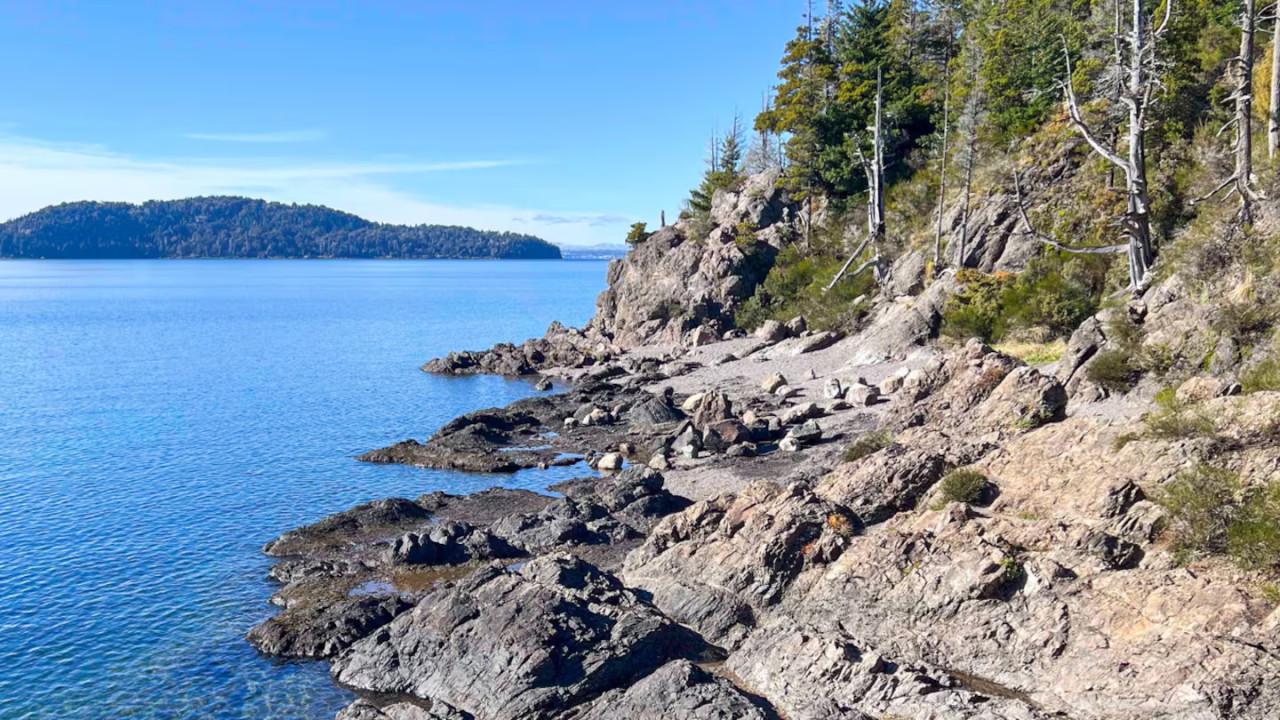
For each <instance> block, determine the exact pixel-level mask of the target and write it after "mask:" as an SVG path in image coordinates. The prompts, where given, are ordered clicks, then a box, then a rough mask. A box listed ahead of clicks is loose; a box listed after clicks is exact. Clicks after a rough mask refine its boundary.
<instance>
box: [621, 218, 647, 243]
mask: <svg viewBox="0 0 1280 720" xmlns="http://www.w3.org/2000/svg"><path fill="white" fill-rule="evenodd" d="M648 227H649V226H648V224H647V223H642V222H638V223H634V224H633V225H632V226H631V230H630V231H629V232H628V233H627V244H628V245H639V244H640V243H642V242H644V241H645V240H648V239H649V237H650V236H652V235H653V233H651V232H648Z"/></svg>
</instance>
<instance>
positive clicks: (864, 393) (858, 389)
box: [844, 383, 880, 407]
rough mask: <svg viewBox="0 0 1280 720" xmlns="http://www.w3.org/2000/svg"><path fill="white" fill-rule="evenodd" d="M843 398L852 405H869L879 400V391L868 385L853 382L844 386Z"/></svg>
mask: <svg viewBox="0 0 1280 720" xmlns="http://www.w3.org/2000/svg"><path fill="white" fill-rule="evenodd" d="M844 399H845V400H847V401H848V402H849V404H850V405H853V406H854V407H870V406H872V405H875V404H876V403H878V402H880V391H879V390H877V389H876V388H873V387H871V386H869V385H863V384H861V383H855V384H853V385H850V386H849V387H847V388H845V393H844Z"/></svg>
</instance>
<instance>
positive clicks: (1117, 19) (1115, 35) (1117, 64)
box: [1107, 0, 1124, 188]
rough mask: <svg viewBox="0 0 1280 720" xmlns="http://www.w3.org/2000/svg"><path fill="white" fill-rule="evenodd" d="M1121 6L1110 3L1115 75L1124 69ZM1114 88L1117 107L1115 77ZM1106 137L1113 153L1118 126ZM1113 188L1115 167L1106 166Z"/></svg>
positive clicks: (1119, 81)
mask: <svg viewBox="0 0 1280 720" xmlns="http://www.w3.org/2000/svg"><path fill="white" fill-rule="evenodd" d="M1122 5H1123V0H1115V1H1114V3H1112V14H1113V16H1114V17H1113V19H1112V23H1113V28H1114V29H1113V30H1112V31H1111V48H1112V49H1111V52H1112V55H1111V63H1112V67H1113V68H1115V70H1116V72H1117V73H1120V72H1121V70H1122V68H1124V13H1123V12H1122V11H1121V6H1122ZM1115 86H1116V87H1115V94H1114V96H1113V97H1112V98H1111V100H1112V102H1113V103H1115V104H1116V105H1119V104H1120V98H1121V97H1122V96H1123V94H1124V81H1123V78H1121V77H1116V79H1115ZM1107 135H1108V137H1107V140H1108V147H1110V148H1111V152H1115V151H1116V149H1117V148H1118V147H1119V145H1120V124H1119V123H1114V124H1112V126H1111V131H1110V132H1109V133H1107ZM1115 186H1116V166H1115V165H1108V166H1107V187H1109V188H1114V187H1115Z"/></svg>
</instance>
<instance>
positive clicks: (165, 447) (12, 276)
mask: <svg viewBox="0 0 1280 720" xmlns="http://www.w3.org/2000/svg"><path fill="white" fill-rule="evenodd" d="M604 271H605V265H604V263H602V262H465V261H459V262H455V261H337V260H328V261H270V260H267V261H256V260H235V261H103V262H74V261H54V262H36V261H30V262H0V718H3V720H16V719H17V718H50V719H52V718H58V719H60V720H67V719H69V718H85V719H86V720H88V719H93V720H100V719H105V718H131V719H132V718H166V719H168V718H272V719H280V718H309V719H310V718H331V717H332V716H333V713H334V712H335V711H336V709H337V708H338V707H340V706H341V705H342V704H343V703H344V701H345V699H346V695H345V693H344V692H343V691H340V690H338V689H336V688H335V687H333V686H332V684H331V683H330V682H329V678H328V673H327V670H326V667H325V666H324V665H323V664H318V663H279V662H273V661H269V660H266V659H263V658H260V657H259V656H258V655H257V654H256V653H255V652H254V651H253V649H252V648H251V647H250V646H249V645H248V644H247V643H245V642H244V641H243V639H242V637H243V634H244V633H245V631H246V630H248V629H249V628H250V627H251V626H252V625H253V624H254V623H256V622H258V621H259V620H261V619H262V618H264V617H266V616H267V615H269V614H270V612H271V609H270V607H269V606H268V605H267V604H266V599H267V597H268V595H269V594H270V592H271V587H270V585H269V584H268V583H267V582H266V580H265V572H266V570H267V567H268V562H267V559H266V558H264V557H263V556H262V555H260V554H259V548H260V547H261V545H262V544H263V543H264V542H266V541H267V540H269V539H271V538H272V537H274V536H275V535H277V534H278V533H280V532H282V531H284V530H286V529H289V528H291V527H294V526H297V525H300V524H303V523H307V522H311V521H314V520H316V519H318V518H319V517H321V516H322V515H324V514H326V513H330V512H335V511H338V510H343V509H345V508H347V507H349V506H351V505H354V504H356V503H359V502H365V501H368V500H371V499H375V498H379V497H387V496H397V495H398V496H406V497H416V496H417V495H418V494H420V493H423V492H428V491H431V490H436V489H447V490H451V491H455V492H468V491H473V490H478V489H481V488H483V487H487V486H489V485H492V484H495V482H496V481H495V479H494V478H485V477H474V476H464V475H460V474H456V473H446V472H435V471H428V470H419V469H413V468H403V467H387V466H373V465H365V464H361V463H357V462H355V460H353V459H352V457H353V456H354V455H356V454H357V453H360V452H363V451H364V450H368V449H370V448H374V447H380V446H383V445H386V444H389V443H391V442H394V441H397V440H400V439H403V438H404V437H407V436H416V437H418V438H420V439H421V438H425V436H427V435H428V434H430V433H431V432H432V431H433V430H434V429H435V428H437V427H439V426H440V425H441V424H443V423H444V422H446V421H448V420H450V419H452V418H453V417H454V416H456V415H459V414H461V413H464V412H467V411H470V410H473V409H477V408H481V407H489V406H495V405H503V404H506V403H508V402H511V401H513V400H515V399H517V398H520V397H524V396H527V395H530V394H532V392H533V390H532V388H531V387H530V386H529V385H528V384H527V383H524V382H520V381H506V380H502V379H499V378H489V377H481V378H465V379H459V378H439V377H432V376H428V375H426V374H424V373H422V372H419V371H418V370H417V367H418V366H419V365H420V364H421V363H422V362H423V361H425V360H426V359H428V358H430V357H433V356H436V355H440V354H443V353H445V352H447V351H449V350H453V349H460V348H464V347H465V348H478V347H487V346H489V345H491V344H492V343H494V342H497V341H502V340H512V339H523V338H525V337H530V336H535V335H541V334H542V332H543V331H544V330H545V329H546V326H547V324H548V323H549V322H550V321H551V320H561V321H564V322H567V323H575V324H576V323H581V322H584V321H585V320H586V319H587V318H588V317H590V315H591V311H592V305H593V302H594V298H595V295H596V293H597V292H599V291H600V290H601V289H602V288H603V286H604ZM553 479H554V478H553ZM548 481H549V478H548V476H547V475H546V474H539V473H536V472H533V473H525V474H522V475H520V476H517V477H514V478H511V479H508V480H507V481H506V484H509V485H522V486H528V487H536V488H541V487H543V486H545V485H546V484H547V482H548Z"/></svg>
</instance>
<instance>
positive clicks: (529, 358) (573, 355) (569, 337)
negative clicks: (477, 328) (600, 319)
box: [422, 322, 616, 376]
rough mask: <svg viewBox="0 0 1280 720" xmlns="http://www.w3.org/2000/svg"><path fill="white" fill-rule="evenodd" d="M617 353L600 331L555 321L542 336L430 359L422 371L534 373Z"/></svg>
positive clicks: (592, 362)
mask: <svg viewBox="0 0 1280 720" xmlns="http://www.w3.org/2000/svg"><path fill="white" fill-rule="evenodd" d="M615 354H616V348H614V346H613V344H612V343H611V342H610V341H609V340H608V338H606V337H605V336H604V335H602V334H600V333H599V332H597V331H594V330H592V329H590V328H588V329H587V330H578V329H576V328H566V327H564V326H563V325H561V324H560V323H558V322H554V323H551V326H550V327H548V328H547V332H546V334H545V335H543V336H542V337H541V338H535V339H532V340H527V341H525V342H524V343H522V344H520V345H513V344H511V343H499V344H497V345H494V346H493V347H492V348H490V349H488V350H481V351H462V352H452V353H449V354H448V355H447V356H445V357H442V358H436V359H434V360H431V361H429V362H427V363H426V364H425V365H423V366H422V370H423V371H424V372H429V373H438V374H443V375H476V374H484V375H506V376H519V375H532V374H534V373H536V372H538V371H539V370H542V369H545V368H552V367H584V366H591V365H595V364H596V363H599V362H603V361H606V360H608V359H610V358H611V357H613V356H614V355H615Z"/></svg>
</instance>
